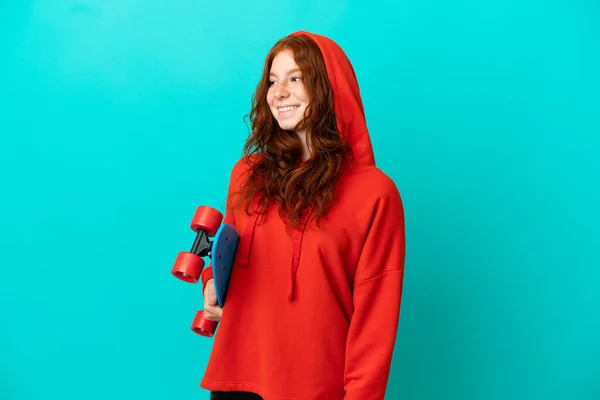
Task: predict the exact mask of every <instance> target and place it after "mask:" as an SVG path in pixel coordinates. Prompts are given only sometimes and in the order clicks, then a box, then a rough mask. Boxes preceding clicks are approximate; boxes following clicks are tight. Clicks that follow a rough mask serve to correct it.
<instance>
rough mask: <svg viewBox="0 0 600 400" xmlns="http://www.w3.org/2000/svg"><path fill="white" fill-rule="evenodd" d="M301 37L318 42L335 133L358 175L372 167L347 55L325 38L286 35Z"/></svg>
mask: <svg viewBox="0 0 600 400" xmlns="http://www.w3.org/2000/svg"><path fill="white" fill-rule="evenodd" d="M301 35H304V36H308V37H309V38H311V39H312V40H313V41H314V42H315V43H317V45H318V46H319V48H320V49H321V54H323V58H324V60H325V66H326V68H327V76H328V77H329V81H330V83H331V86H332V88H333V102H334V110H335V114H336V115H337V125H338V130H339V131H340V132H341V134H342V137H343V138H344V139H345V140H346V141H347V142H348V144H349V145H350V147H351V148H352V153H353V155H354V162H353V168H352V170H353V171H354V172H359V170H362V169H364V168H366V167H370V166H375V156H374V154H373V146H372V144H371V137H370V136H369V131H368V129H367V120H366V117H365V110H364V107H363V103H362V98H361V97H360V88H359V86H358V81H357V79H356V74H355V72H354V68H353V67H352V64H351V63H350V60H349V59H348V56H347V55H346V53H345V52H344V50H343V49H342V48H341V47H340V46H339V45H338V44H337V43H336V42H334V41H333V40H331V39H330V38H328V37H326V36H322V35H318V34H315V33H309V32H306V31H298V32H294V33H292V34H290V35H289V36H301Z"/></svg>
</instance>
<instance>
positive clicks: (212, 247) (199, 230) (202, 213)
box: [171, 206, 239, 337]
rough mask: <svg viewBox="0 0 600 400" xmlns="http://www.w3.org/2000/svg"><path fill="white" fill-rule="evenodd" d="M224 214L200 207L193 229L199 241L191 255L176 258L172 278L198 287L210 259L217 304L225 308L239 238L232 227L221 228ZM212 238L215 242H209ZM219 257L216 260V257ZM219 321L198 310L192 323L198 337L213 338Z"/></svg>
mask: <svg viewBox="0 0 600 400" xmlns="http://www.w3.org/2000/svg"><path fill="white" fill-rule="evenodd" d="M222 220H223V214H221V212H219V211H218V210H216V209H214V208H211V207H206V206H199V207H198V208H197V209H196V213H195V214H194V217H193V218H192V222H191V224H190V227H191V229H192V230H193V231H194V232H196V238H195V239H194V243H193V244H192V248H191V249H190V251H189V252H187V251H181V252H179V254H178V255H177V258H176V260H175V264H174V265H173V268H172V269H171V274H173V276H175V277H176V278H177V279H180V280H182V281H184V282H187V283H192V284H195V283H197V282H198V280H199V279H200V275H201V273H202V270H203V268H204V265H205V262H204V260H203V257H209V258H210V259H211V260H212V262H211V263H210V268H212V270H213V279H214V282H215V291H216V294H217V303H218V304H219V306H221V307H223V304H224V302H225V294H226V291H227V285H228V283H229V275H230V273H231V268H232V266H233V260H234V258H235V252H236V250H237V244H238V242H239V235H238V233H237V231H236V230H235V228H233V227H232V226H231V225H227V224H221V222H222ZM209 238H214V239H213V241H210V240H209ZM215 255H216V257H215ZM217 325H218V321H210V320H207V319H205V318H204V311H203V310H199V311H198V312H196V316H195V318H194V320H193V322H192V326H191V329H192V331H194V332H195V333H197V334H199V335H202V336H207V337H212V336H213V335H214V333H215V330H216V329H217Z"/></svg>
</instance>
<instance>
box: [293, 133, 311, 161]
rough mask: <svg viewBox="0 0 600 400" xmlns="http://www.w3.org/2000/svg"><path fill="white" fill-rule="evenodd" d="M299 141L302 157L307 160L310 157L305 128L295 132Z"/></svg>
mask: <svg viewBox="0 0 600 400" xmlns="http://www.w3.org/2000/svg"><path fill="white" fill-rule="evenodd" d="M296 135H298V138H299V139H300V142H301V143H302V159H303V160H308V159H309V158H310V145H309V144H308V139H307V136H308V135H307V132H306V130H305V129H302V130H299V131H297V132H296Z"/></svg>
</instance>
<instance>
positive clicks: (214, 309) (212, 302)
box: [204, 279, 223, 321]
mask: <svg viewBox="0 0 600 400" xmlns="http://www.w3.org/2000/svg"><path fill="white" fill-rule="evenodd" d="M222 315H223V309H222V308H221V307H219V305H218V304H217V292H216V291H215V280H214V279H209V280H208V282H206V287H205V288H204V318H206V319H207V320H209V321H220V320H221V316H222Z"/></svg>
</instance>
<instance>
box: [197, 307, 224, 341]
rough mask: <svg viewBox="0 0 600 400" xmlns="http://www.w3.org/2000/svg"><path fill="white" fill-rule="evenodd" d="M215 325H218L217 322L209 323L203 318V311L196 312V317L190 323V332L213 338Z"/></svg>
mask: <svg viewBox="0 0 600 400" xmlns="http://www.w3.org/2000/svg"><path fill="white" fill-rule="evenodd" d="M217 325H219V322H218V321H210V320H208V319H205V318H204V310H199V311H198V312H196V316H195V317H194V321H193V322H192V326H191V328H192V331H194V332H195V333H197V334H198V335H201V336H206V337H213V336H214V334H215V330H216V329H217Z"/></svg>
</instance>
